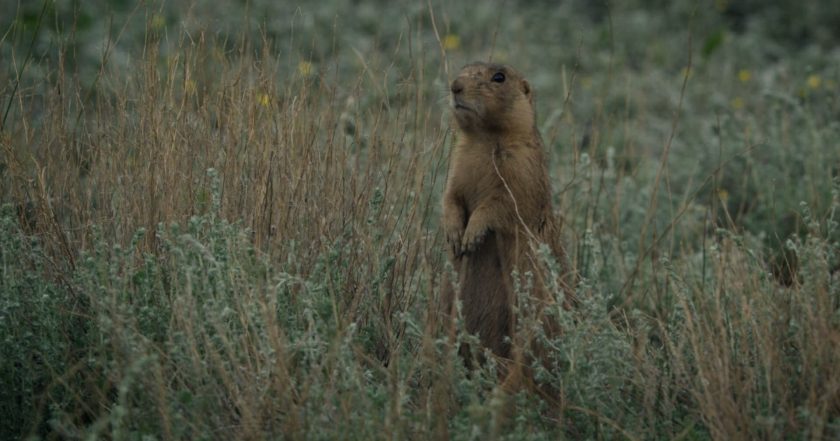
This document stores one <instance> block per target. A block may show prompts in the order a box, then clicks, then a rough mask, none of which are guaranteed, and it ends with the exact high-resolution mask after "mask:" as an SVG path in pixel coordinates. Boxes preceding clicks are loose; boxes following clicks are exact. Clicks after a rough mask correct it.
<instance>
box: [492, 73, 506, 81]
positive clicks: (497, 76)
mask: <svg viewBox="0 0 840 441" xmlns="http://www.w3.org/2000/svg"><path fill="white" fill-rule="evenodd" d="M491 79H492V80H493V82H494V83H504V82H505V74H503V73H501V72H496V73H495V74H493V78H491Z"/></svg>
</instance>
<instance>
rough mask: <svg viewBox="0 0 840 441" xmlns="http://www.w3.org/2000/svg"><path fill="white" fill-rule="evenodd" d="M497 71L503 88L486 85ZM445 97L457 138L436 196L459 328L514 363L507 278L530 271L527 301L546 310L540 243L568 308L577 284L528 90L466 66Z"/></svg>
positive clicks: (484, 67)
mask: <svg viewBox="0 0 840 441" xmlns="http://www.w3.org/2000/svg"><path fill="white" fill-rule="evenodd" d="M497 73H501V74H502V75H504V81H503V82H497V81H493V76H494V75H495V74H497ZM451 90H452V109H453V114H454V119H455V121H456V123H457V127H458V141H457V144H456V146H455V148H454V150H453V152H452V158H451V165H450V170H449V177H448V180H447V184H446V190H445V193H444V198H443V228H444V231H445V235H446V240H447V243H448V246H449V248H450V249H449V252H450V258H451V259H452V263H453V265H454V267H455V270H456V272H457V274H458V282H459V283H458V285H459V287H460V292H459V293H458V294H459V299H460V300H461V302H462V306H463V309H462V311H463V315H464V319H465V326H466V330H467V331H468V332H470V333H475V334H478V336H479V338H480V340H481V343H482V344H483V345H484V346H486V347H488V348H489V349H491V350H492V351H493V353H494V354H496V355H498V356H500V357H504V358H513V360H512V361H513V363H514V364H521V363H522V362H523V360H522V358H521V357H520V356H518V355H517V354H515V353H512V352H511V345H510V344H509V343H507V342H506V341H505V339H506V338H508V337H509V338H511V339H513V341H514V342H515V344H514V348H515V347H516V346H518V344H519V342H520V341H521V339H519V338H515V336H514V335H512V332H513V330H514V329H515V317H514V314H513V307H514V304H515V301H516V299H515V298H514V297H515V294H514V280H513V277H512V272H513V271H514V270H518V272H519V274H520V275H522V280H523V281H524V274H525V273H526V272H531V273H532V274H534V280H535V285H536V286H535V287H534V290H533V293H534V294H533V295H534V296H535V297H536V300H537V301H538V303H541V304H548V303H550V302H551V299H550V296H549V295H548V292H547V290H546V289H545V284H543V283H542V280H543V279H542V278H541V277H542V276H543V275H544V274H545V272H544V271H542V266H541V265H540V263H539V258H538V257H536V256H535V255H534V250H535V249H536V246H537V245H538V243H539V242H543V243H547V244H548V245H549V246H550V247H551V249H552V251H553V252H554V255H555V257H556V258H557V259H558V261H559V262H560V263H561V266H562V268H563V270H564V271H565V272H566V273H567V274H566V277H564V278H563V280H561V284H562V285H563V288H564V289H565V292H566V296H567V298H566V302H567V303H568V302H570V301H571V295H572V294H571V286H572V284H573V283H574V282H573V280H574V279H573V275H572V272H571V271H570V270H569V265H568V260H567V257H566V254H565V251H564V250H563V247H562V246H561V242H560V235H559V222H558V220H557V219H556V218H555V216H554V213H553V210H552V204H551V184H550V182H549V178H548V171H547V168H546V158H545V152H544V147H543V143H542V138H541V137H540V134H539V132H538V130H537V127H536V122H535V114H534V100H533V93H532V91H531V86H530V85H529V84H528V82H527V81H526V80H525V79H524V78H523V77H522V75H521V74H520V73H519V72H517V71H516V70H514V69H513V68H511V67H509V66H504V65H496V64H485V63H474V64H470V65H467V66H465V67H464V68H463V69H462V70H461V72H460V73H459V74H458V77H457V78H456V79H455V80H454V81H453V82H452V87H451ZM454 297H455V290H454V289H453V288H452V287H451V286H449V284H448V283H445V290H444V306H445V307H448V308H451V306H452V303H453V300H454ZM450 313H451V309H450ZM526 344H527V343H526Z"/></svg>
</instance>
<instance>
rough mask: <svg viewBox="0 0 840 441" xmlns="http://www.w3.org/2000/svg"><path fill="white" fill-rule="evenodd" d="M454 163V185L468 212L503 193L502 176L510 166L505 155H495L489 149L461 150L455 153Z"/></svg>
mask: <svg viewBox="0 0 840 441" xmlns="http://www.w3.org/2000/svg"><path fill="white" fill-rule="evenodd" d="M453 162H454V164H453V170H452V173H453V179H452V184H453V185H454V186H455V189H456V193H457V194H458V196H459V197H460V198H461V199H462V200H463V202H464V204H465V205H466V207H465V208H466V209H467V211H472V210H473V209H475V207H476V206H477V205H479V204H480V203H481V201H482V200H484V199H486V198H492V197H494V195H495V194H496V193H498V192H499V191H501V189H502V186H503V183H502V176H504V174H505V172H506V168H507V165H508V164H506V163H505V162H506V161H505V155H499V154H494V153H493V152H492V151H489V149H481V150H478V149H472V150H467V149H461V150H460V151H456V152H455V155H454V157H453Z"/></svg>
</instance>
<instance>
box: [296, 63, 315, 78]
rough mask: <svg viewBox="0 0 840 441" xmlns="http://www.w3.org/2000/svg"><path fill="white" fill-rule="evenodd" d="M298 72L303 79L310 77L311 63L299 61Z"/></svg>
mask: <svg viewBox="0 0 840 441" xmlns="http://www.w3.org/2000/svg"><path fill="white" fill-rule="evenodd" d="M298 72H299V73H300V74H301V75H302V76H304V77H308V76H309V75H312V63H310V62H308V61H301V62H300V63H298Z"/></svg>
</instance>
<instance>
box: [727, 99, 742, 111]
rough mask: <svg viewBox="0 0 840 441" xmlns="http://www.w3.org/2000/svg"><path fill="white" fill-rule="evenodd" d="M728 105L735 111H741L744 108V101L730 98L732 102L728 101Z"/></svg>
mask: <svg viewBox="0 0 840 441" xmlns="http://www.w3.org/2000/svg"><path fill="white" fill-rule="evenodd" d="M729 105H730V106H732V108H733V109H735V110H741V109H743V108H744V100H743V98H741V97H739V96H736V97H735V98H732V101H729Z"/></svg>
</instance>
